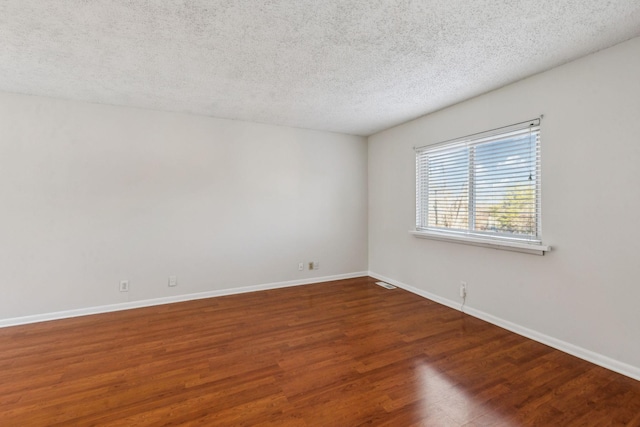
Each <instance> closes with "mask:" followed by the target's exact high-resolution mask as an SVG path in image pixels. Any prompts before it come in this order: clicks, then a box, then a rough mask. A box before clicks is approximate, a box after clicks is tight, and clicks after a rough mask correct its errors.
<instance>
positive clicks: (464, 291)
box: [460, 280, 467, 298]
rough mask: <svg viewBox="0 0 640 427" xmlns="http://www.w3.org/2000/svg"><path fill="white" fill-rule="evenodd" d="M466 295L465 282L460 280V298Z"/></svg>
mask: <svg viewBox="0 0 640 427" xmlns="http://www.w3.org/2000/svg"><path fill="white" fill-rule="evenodd" d="M466 296H467V282H465V281H462V280H461V281H460V298H466Z"/></svg>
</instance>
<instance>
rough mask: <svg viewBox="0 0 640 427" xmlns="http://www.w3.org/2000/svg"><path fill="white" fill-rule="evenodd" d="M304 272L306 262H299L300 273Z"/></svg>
mask: <svg viewBox="0 0 640 427" xmlns="http://www.w3.org/2000/svg"><path fill="white" fill-rule="evenodd" d="M302 270H304V262H299V263H298V271H302Z"/></svg>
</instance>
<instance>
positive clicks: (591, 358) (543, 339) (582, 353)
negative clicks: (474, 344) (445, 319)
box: [369, 271, 640, 381]
mask: <svg viewBox="0 0 640 427" xmlns="http://www.w3.org/2000/svg"><path fill="white" fill-rule="evenodd" d="M369 276H371V277H373V278H374V279H378V280H382V281H383V282H387V283H390V284H392V285H395V286H397V287H399V288H402V289H404V290H406V291H409V292H411V293H414V294H416V295H420V296H421V297H424V298H427V299H429V300H431V301H435V302H437V303H439V304H442V305H446V306H447V307H451V308H453V309H455V310H458V311H464V313H466V314H468V315H470V316H473V317H477V318H478V319H482V320H484V321H486V322H489V323H492V324H494V325H496V326H500V327H501V328H504V329H507V330H509V331H511V332H514V333H516V334H518V335H522V336H523V337H527V338H529V339H532V340H534V341H538V342H540V343H542V344H545V345H548V346H549V347H553V348H555V349H557V350H560V351H563V352H565V353H568V354H571V355H572V356H576V357H578V358H580V359H583V360H586V361H588V362H591V363H593V364H596V365H598V366H602V367H603V368H606V369H609V370H611V371H614V372H617V373H619V374H622V375H625V376H627V377H630V378H633V379H635V380H638V381H640V367H637V366H633V365H629V364H627V363H624V362H621V361H619V360H615V359H612V358H610V357H607V356H604V355H602V354H600V353H596V352H593V351H591V350H587V349H586V348H582V347H578V346H577V345H574V344H571V343H568V342H566V341H562V340H559V339H557V338H554V337H551V336H549V335H545V334H543V333H540V332H538V331H534V330H533V329H529V328H525V327H524V326H521V325H518V324H516V323H513V322H509V321H508V320H504V319H501V318H499V317H496V316H493V315H491V314H489V313H485V312H484V311H480V310H476V309H475V308H471V307H469V306H467V305H465V307H464V310H461V308H462V307H461V304H460V303H458V302H455V301H452V300H450V299H447V298H442V297H440V296H438V295H435V294H432V293H431V292H427V291H425V290H422V289H418V288H416V287H414V286H411V285H407V284H405V283H402V282H399V281H397V280H394V279H391V278H389V277H385V276H383V275H381V274H378V273H375V272H373V271H370V272H369Z"/></svg>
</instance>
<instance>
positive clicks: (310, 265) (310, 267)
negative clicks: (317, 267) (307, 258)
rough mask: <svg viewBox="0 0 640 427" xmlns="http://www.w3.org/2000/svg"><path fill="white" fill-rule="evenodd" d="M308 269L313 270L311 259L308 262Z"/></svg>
mask: <svg viewBox="0 0 640 427" xmlns="http://www.w3.org/2000/svg"><path fill="white" fill-rule="evenodd" d="M309 270H313V261H311V262H310V263H309Z"/></svg>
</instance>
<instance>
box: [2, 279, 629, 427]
mask: <svg viewBox="0 0 640 427" xmlns="http://www.w3.org/2000/svg"><path fill="white" fill-rule="evenodd" d="M374 282H375V280H373V279H371V278H360V279H351V280H342V281H336V282H328V283H322V284H316V285H307V286H299V287H295V288H286V289H278V290H270V291H264V292H255V293H250V294H242V295H234V296H226V297H219V298H211V299H206V300H198V301H191V302H186V303H178V304H171V305H164V306H157V307H150V308H143V309H137V310H129V311H122V312H116V313H108V314H101V315H95V316H86V317H81V318H74V319H65V320H60V321H53V322H46V323H39V324H33V325H25V326H16V327H11V328H5V329H0V426H53V425H72V426H88V425H113V426H140V425H144V426H147V425H149V426H159V425H213V426H218V425H219V426H258V425H260V426H359V425H380V426H411V425H424V426H520V425H526V426H573V425H575V426H591V425H593V426H608V425H629V426H640V382H638V381H635V380H632V379H630V378H627V377H624V376H622V375H619V374H616V373H614V372H611V371H608V370H606V369H603V368H600V367H598V366H595V365H592V364H590V363H588V362H585V361H582V360H580V359H577V358H574V357H572V356H569V355H567V354H564V353H562V352H559V351H557V350H554V349H552V348H549V347H547V346H545V345H542V344H539V343H536V342H534V341H531V340H528V339H526V338H523V337H520V336H518V335H515V334H513V333H511V332H508V331H505V330H504V329H501V328H498V327H496V326H493V325H490V324H488V323H485V322H483V321H481V320H478V319H475V318H473V317H470V316H467V315H465V314H463V313H460V312H458V311H455V310H452V309H450V308H447V307H444V306H442V305H439V304H436V303H433V302H431V301H429V300H426V299H423V298H421V297H418V296H416V295H413V294H411V293H409V292H406V291H403V290H401V289H394V290H386V289H383V288H381V287H379V286H376V285H375V284H374Z"/></svg>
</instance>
